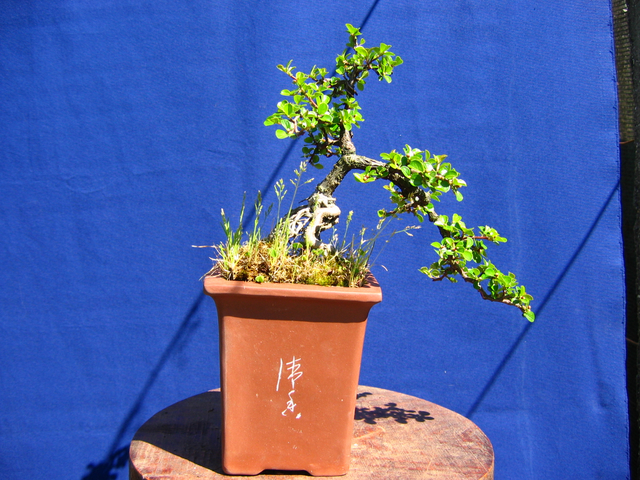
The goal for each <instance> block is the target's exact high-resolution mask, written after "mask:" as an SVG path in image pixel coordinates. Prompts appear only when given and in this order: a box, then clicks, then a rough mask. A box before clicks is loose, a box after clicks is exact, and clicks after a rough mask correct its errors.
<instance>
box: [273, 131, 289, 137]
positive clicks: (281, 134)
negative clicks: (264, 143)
mask: <svg viewBox="0 0 640 480" xmlns="http://www.w3.org/2000/svg"><path fill="white" fill-rule="evenodd" d="M288 136H289V134H288V133H287V132H285V131H284V130H276V137H278V138H279V139H283V138H287V137H288Z"/></svg>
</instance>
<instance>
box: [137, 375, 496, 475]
mask: <svg viewBox="0 0 640 480" xmlns="http://www.w3.org/2000/svg"><path fill="white" fill-rule="evenodd" d="M353 431H354V438H353V444H352V449H351V467H350V469H349V473H347V475H344V476H342V477H333V478H342V479H345V480H351V479H372V480H376V479H380V480H394V479H397V480H410V479H440V480H444V479H447V480H457V479H460V480H463V479H464V480H471V479H474V480H476V479H483V480H492V479H493V465H494V456H493V447H492V446H491V442H490V441H489V439H488V438H487V437H486V436H485V434H484V433H483V432H482V431H481V430H480V429H479V428H478V427H477V426H476V425H475V424H474V423H473V422H471V421H470V420H468V419H466V418H465V417H463V416H461V415H459V414H457V413H455V412H452V411H451V410H448V409H446V408H444V407H441V406H439V405H436V404H434V403H431V402H428V401H426V400H422V399H419V398H416V397H412V396H409V395H404V394H402V393H397V392H392V391H389V390H383V389H380V388H374V387H364V386H360V387H358V401H357V406H356V412H355V422H354V429H353ZM129 460H130V462H129V466H130V468H129V475H130V476H129V478H130V479H131V480H140V479H145V480H159V479H163V480H174V479H175V480H178V479H180V480H190V479H203V480H209V479H221V478H236V479H260V478H268V479H269V480H295V479H298V480H300V479H301V478H303V477H308V475H307V474H306V473H304V472H299V473H297V474H296V472H271V471H270V472H264V473H263V474H261V475H258V476H251V477H248V476H227V475H225V474H224V473H223V471H222V464H221V460H220V392H219V391H217V390H212V391H209V392H205V393H201V394H199V395H195V396H193V397H190V398H187V399H186V400H183V401H181V402H178V403H176V404H175V405H172V406H170V407H168V408H165V409H164V410H162V411H160V412H158V413H157V414H156V415H154V416H153V417H152V418H151V419H149V420H148V421H147V422H146V423H145V424H144V425H142V427H140V429H139V430H138V431H137V433H136V434H135V436H134V438H133V441H132V442H131V447H130V449H129Z"/></svg>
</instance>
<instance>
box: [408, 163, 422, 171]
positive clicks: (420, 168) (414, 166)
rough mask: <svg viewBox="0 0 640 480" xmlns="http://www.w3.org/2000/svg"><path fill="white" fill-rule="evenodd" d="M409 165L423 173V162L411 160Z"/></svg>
mask: <svg viewBox="0 0 640 480" xmlns="http://www.w3.org/2000/svg"><path fill="white" fill-rule="evenodd" d="M409 166H410V167H411V168H413V169H414V170H417V171H418V172H420V173H424V163H423V162H421V161H420V160H411V162H410V163H409Z"/></svg>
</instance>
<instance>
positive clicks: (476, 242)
mask: <svg viewBox="0 0 640 480" xmlns="http://www.w3.org/2000/svg"><path fill="white" fill-rule="evenodd" d="M347 30H348V34H349V40H348V42H347V48H346V49H345V50H344V51H343V52H342V53H341V54H340V55H338V56H337V58H336V65H335V71H334V72H333V73H332V74H329V73H328V70H326V69H324V68H318V67H313V68H312V69H311V71H310V72H309V73H304V72H301V71H296V68H295V67H293V66H292V65H291V63H292V61H290V62H289V63H287V64H286V65H278V69H279V70H280V71H282V72H283V73H284V74H285V75H287V76H288V77H289V78H290V80H291V82H292V83H293V87H292V88H291V89H290V90H282V92H281V93H282V95H283V96H285V97H287V98H286V99H285V100H282V101H281V102H279V103H278V104H277V111H276V112H275V113H273V114H272V115H270V116H269V117H268V118H267V119H266V121H265V122H264V123H265V125H267V126H271V125H276V126H278V127H279V128H278V129H277V130H276V132H275V134H276V136H277V137H278V138H280V139H287V138H297V137H304V146H303V147H302V156H303V158H304V162H303V163H302V164H301V165H300V168H299V169H298V170H296V179H295V181H292V182H293V185H294V189H295V191H296V192H297V190H298V187H299V186H300V185H301V184H302V183H303V182H302V180H301V176H302V173H303V172H304V171H305V167H306V164H309V165H311V166H313V167H316V168H318V169H322V168H323V162H324V161H325V160H330V161H331V160H335V161H334V162H333V165H332V166H331V168H330V169H329V170H328V174H327V175H326V176H325V177H324V178H323V179H322V180H321V181H320V182H319V183H318V184H317V185H316V186H315V189H314V191H313V193H312V194H311V195H310V196H309V197H308V198H307V199H306V200H305V201H304V203H303V204H302V205H301V206H299V207H297V208H293V202H292V203H291V207H290V208H289V209H288V210H287V211H286V213H284V214H282V215H281V213H282V212H281V211H280V207H281V205H282V201H283V199H284V196H285V194H286V189H285V187H284V182H283V181H282V180H281V181H279V182H278V183H277V184H276V186H275V191H276V195H277V197H278V218H279V220H278V221H277V222H276V224H275V226H274V228H273V229H272V230H271V231H270V233H269V234H268V235H266V236H265V237H264V238H263V235H262V232H261V227H260V222H261V215H262V216H266V213H265V214H264V215H263V213H264V212H263V209H262V203H261V198H260V196H259V197H258V200H257V202H256V218H255V222H254V227H253V230H252V232H250V234H249V240H248V241H247V242H246V243H245V244H243V243H242V241H241V238H242V233H243V232H242V215H241V220H240V226H239V227H238V229H236V230H233V229H231V226H230V222H229V221H228V219H227V218H226V216H225V215H224V211H223V213H222V215H223V226H224V228H225V232H226V234H227V242H226V243H225V244H222V245H219V246H217V247H215V248H216V249H217V250H218V252H219V253H220V254H221V257H222V258H221V259H220V261H219V262H218V264H217V266H216V267H214V269H213V270H212V271H216V272H218V273H221V274H223V276H225V277H226V278H229V279H244V280H254V281H258V282H260V281H279V280H278V278H277V275H276V274H274V272H273V270H278V269H280V268H281V267H282V265H283V259H285V258H287V259H291V260H292V261H293V262H294V263H295V262H297V263H295V265H296V266H295V267H293V270H294V271H295V272H296V273H294V277H295V279H294V280H292V281H299V282H301V283H323V282H322V281H319V280H318V278H319V276H318V275H315V274H314V273H309V272H313V271H314V270H315V268H316V266H317V265H319V264H324V265H325V266H326V265H327V264H328V265H329V266H328V267H326V268H325V271H329V272H335V271H338V270H341V269H344V265H345V262H346V264H347V267H346V269H347V270H348V271H350V272H351V273H353V272H354V271H355V272H356V273H357V274H358V276H357V278H358V281H364V280H363V279H364V277H365V274H364V273H365V272H366V269H367V267H368V262H369V256H370V254H371V248H372V244H373V242H367V241H366V240H364V237H363V236H362V235H363V234H361V236H360V241H359V242H358V241H355V242H354V241H353V240H352V242H351V243H349V244H346V243H345V242H344V241H343V242H342V244H340V243H339V242H337V241H336V240H335V237H332V240H331V241H330V242H323V240H322V238H321V234H322V232H324V231H326V230H329V229H331V228H332V227H334V226H335V225H336V223H337V222H338V219H339V218H340V216H341V211H340V208H339V207H338V205H337V204H336V199H335V197H334V192H335V191H336V189H337V188H338V186H339V185H340V184H341V183H342V182H343V181H344V180H345V179H346V178H347V176H349V173H351V172H353V177H354V178H355V180H357V181H358V182H361V183H370V182H376V181H378V182H380V183H383V188H384V189H386V190H387V191H388V192H389V196H390V200H391V205H390V207H387V208H381V209H380V210H379V211H378V215H379V217H380V222H381V223H380V224H379V225H378V229H380V227H381V225H383V224H384V223H385V222H386V221H387V220H388V219H392V218H397V217H399V216H403V215H410V216H413V217H415V218H416V219H417V221H418V222H420V223H423V222H424V221H425V220H426V221H427V222H429V223H430V224H432V225H433V226H434V227H435V228H436V229H437V231H438V232H439V234H440V237H441V240H440V241H437V242H434V243H432V246H433V247H434V249H435V253H436V255H437V259H436V261H434V262H433V263H432V264H431V265H430V266H428V267H422V268H420V271H421V272H422V273H424V274H425V275H427V276H428V277H430V278H431V279H433V280H435V281H441V280H444V279H447V280H450V281H452V282H456V281H457V280H458V279H462V280H463V281H464V282H467V283H469V284H471V285H472V286H473V288H475V289H476V290H477V291H478V292H479V294H480V295H481V297H482V298H483V299H485V300H489V301H492V302H499V303H504V304H507V305H511V306H514V307H516V308H518V309H520V310H521V312H522V314H523V315H524V317H526V318H527V319H528V320H529V321H533V320H534V319H535V315H534V313H533V311H532V310H531V307H530V302H531V300H532V299H533V298H532V297H531V295H529V294H528V293H527V292H526V289H525V287H524V286H523V285H519V284H518V282H517V280H516V277H515V275H514V274H513V273H506V274H505V273H503V272H501V271H500V270H499V269H498V268H497V267H496V266H495V265H494V264H493V263H492V262H491V261H490V260H489V258H488V257H487V243H495V244H499V243H503V242H506V239H505V238H503V237H501V236H500V235H499V234H498V232H497V231H496V230H495V229H493V228H491V227H489V226H480V227H477V229H474V228H469V227H467V226H466V225H465V223H464V222H463V221H462V218H461V217H460V215H458V214H453V215H452V216H451V217H449V216H447V215H440V214H438V213H437V212H436V208H435V203H436V202H438V201H439V200H440V197H441V196H442V195H443V194H445V193H448V192H452V193H453V195H455V197H456V199H457V200H458V201H462V199H463V196H462V193H461V191H460V190H461V188H462V187H464V186H466V183H465V182H464V180H462V179H461V178H460V177H459V174H458V172H457V171H456V170H455V169H454V168H453V167H452V165H451V163H449V162H448V161H446V155H432V154H431V153H430V152H429V151H427V150H419V149H416V148H412V147H410V146H409V145H406V146H405V147H404V148H403V149H402V151H401V152H398V151H396V150H392V151H391V152H389V153H382V154H380V159H374V158H370V157H366V156H363V155H360V154H359V153H358V152H357V150H356V146H355V143H354V127H360V122H362V121H363V117H362V114H361V113H360V105H359V104H358V101H357V96H358V94H359V93H360V92H362V91H363V90H364V87H365V82H366V81H367V79H368V78H369V77H370V76H371V74H374V75H375V76H377V78H378V80H384V81H386V82H391V76H392V74H393V71H394V69H395V68H396V67H397V66H399V65H401V64H402V59H401V58H400V57H399V56H397V55H395V54H394V53H392V52H391V51H390V50H389V48H390V45H386V44H384V43H381V44H380V45H379V46H375V47H365V46H364V44H365V40H364V39H363V38H362V37H361V32H360V30H359V29H358V28H355V27H353V26H352V25H349V24H347ZM308 182H309V181H306V182H305V183H308ZM243 211H244V208H243ZM348 219H349V220H350V215H349V218H348ZM347 223H348V222H347ZM407 230H408V229H404V230H402V231H405V232H407ZM407 233H408V232H407ZM345 236H346V235H345ZM241 264H242V266H241ZM276 266H277V268H275V267H276ZM303 271H306V272H307V273H306V274H304V275H303V274H301V273H300V272H303ZM321 276H322V275H321ZM350 278H351V280H353V275H351V276H350ZM285 281H287V280H285ZM351 283H352V282H347V284H351Z"/></svg>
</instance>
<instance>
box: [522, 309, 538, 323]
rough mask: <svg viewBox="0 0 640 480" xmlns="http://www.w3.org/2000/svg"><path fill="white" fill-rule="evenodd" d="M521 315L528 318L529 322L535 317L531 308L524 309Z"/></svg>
mask: <svg viewBox="0 0 640 480" xmlns="http://www.w3.org/2000/svg"><path fill="white" fill-rule="evenodd" d="M522 316H523V317H524V318H526V319H527V320H529V321H530V322H533V321H534V320H535V319H536V314H535V313H533V311H531V310H526V311H525V312H523V313H522Z"/></svg>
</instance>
